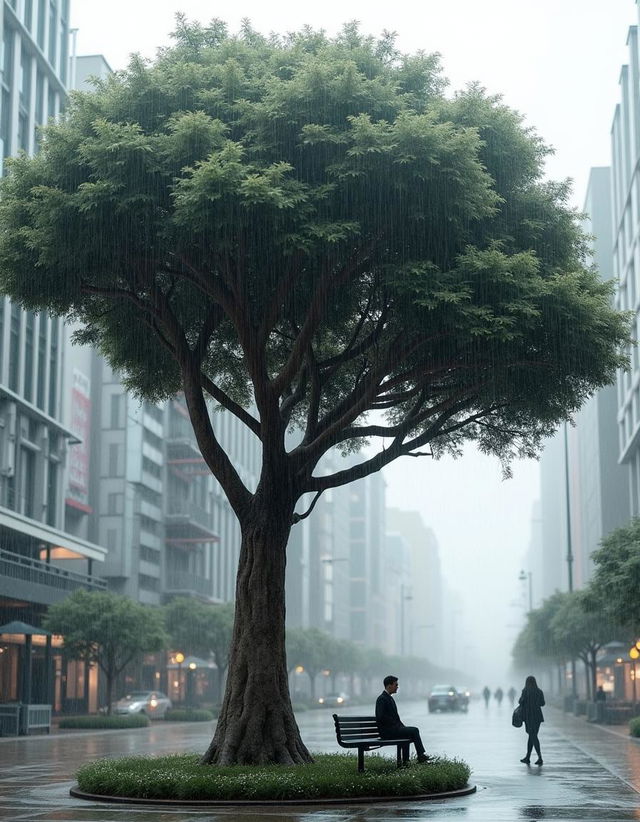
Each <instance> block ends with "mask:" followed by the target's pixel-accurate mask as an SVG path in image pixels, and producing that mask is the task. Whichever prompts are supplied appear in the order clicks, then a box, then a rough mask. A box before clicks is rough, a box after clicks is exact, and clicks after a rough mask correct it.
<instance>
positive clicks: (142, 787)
mask: <svg viewBox="0 0 640 822" xmlns="http://www.w3.org/2000/svg"><path fill="white" fill-rule="evenodd" d="M366 769H367V770H366V771H365V772H364V773H358V771H357V760H356V756H355V754H354V755H350V754H317V755H315V763H314V764H311V765H295V766H283V765H265V766H262V767H260V766H255V765H254V766H250V765H234V766H229V767H217V766H214V765H201V764H200V757H199V756H198V755H196V754H186V755H185V754H179V755H173V756H159V757H153V758H152V757H127V758H126V759H102V760H99V761H97V762H91V763H89V764H87V765H84V766H83V767H82V768H81V769H80V770H79V771H78V773H77V779H78V787H79V788H80V790H82V791H85V792H86V793H92V794H98V795H105V796H125V797H140V798H145V799H177V800H184V799H200V800H207V799H208V800H224V799H234V800H242V799H244V800H265V799H275V800H283V799H328V798H350V797H357V796H389V797H393V796H418V795H420V794H427V793H441V792H443V791H451V790H457V789H460V788H464V787H465V786H466V785H467V782H468V779H469V774H470V769H469V766H468V765H467V764H466V763H465V762H461V761H460V760H456V759H444V758H437V759H435V760H434V761H433V762H430V763H429V764H427V765H418V764H412V765H411V766H410V767H408V768H400V769H398V768H397V767H396V763H395V759H393V758H391V757H383V756H379V755H375V754H373V755H369V756H367V758H366Z"/></svg>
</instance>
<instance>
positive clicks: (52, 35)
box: [48, 0, 58, 69]
mask: <svg viewBox="0 0 640 822" xmlns="http://www.w3.org/2000/svg"><path fill="white" fill-rule="evenodd" d="M57 29H58V27H57V25H56V4H55V3H54V2H53V0H51V2H50V3H49V55H48V56H49V62H50V63H51V65H52V66H53V68H54V69H55V67H56V58H57V51H56V46H57V44H58V36H57V35H58V31H57Z"/></svg>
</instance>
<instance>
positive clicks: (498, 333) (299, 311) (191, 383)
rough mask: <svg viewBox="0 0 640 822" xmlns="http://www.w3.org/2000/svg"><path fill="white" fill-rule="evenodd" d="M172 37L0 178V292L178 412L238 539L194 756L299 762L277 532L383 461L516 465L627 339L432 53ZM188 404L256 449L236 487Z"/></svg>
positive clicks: (202, 32)
mask: <svg viewBox="0 0 640 822" xmlns="http://www.w3.org/2000/svg"><path fill="white" fill-rule="evenodd" d="M175 39H176V45H175V47H173V48H170V49H165V50H163V51H162V52H161V53H160V54H159V56H158V58H157V59H156V61H155V62H154V63H152V64H148V63H145V62H144V61H143V60H142V59H141V58H139V57H134V58H132V60H131V63H130V65H129V68H128V70H127V71H125V72H121V73H118V74H116V75H115V76H114V77H112V78H110V79H108V80H106V81H105V82H103V83H99V84H98V86H97V89H96V93H94V94H80V95H74V96H72V99H71V101H70V104H69V107H68V109H67V111H66V112H65V114H64V116H63V117H62V119H61V122H59V123H58V124H54V125H51V126H49V127H48V128H47V129H46V130H45V134H44V139H43V142H42V146H41V150H40V152H39V154H38V155H37V156H35V157H33V158H28V157H25V156H22V157H20V158H18V159H16V160H13V161H11V170H10V173H9V175H8V176H7V177H6V178H5V179H4V180H3V181H2V190H1V192H0V289H1V290H2V292H3V293H5V294H8V295H10V296H11V297H12V298H13V299H14V300H17V301H19V302H20V303H21V304H22V305H24V306H26V307H29V308H32V309H39V310H47V311H54V312H57V313H59V314H63V315H65V316H68V317H72V318H74V319H75V320H77V321H79V322H80V323H81V324H82V325H83V327H84V330H83V331H81V332H80V333H78V334H77V339H78V340H79V341H81V342H84V343H90V344H94V345H96V346H98V347H99V348H100V349H101V350H102V352H103V353H104V355H105V356H106V358H107V359H108V360H109V362H110V363H111V365H112V366H113V367H114V368H115V369H116V370H118V371H121V372H122V373H123V374H124V377H125V380H126V384H127V385H128V386H129V388H131V389H133V390H134V391H136V392H137V393H138V394H140V395H142V396H145V397H147V398H149V399H151V400H159V399H163V398H168V397H171V396H173V395H174V394H175V393H176V392H178V391H180V390H182V391H183V392H184V396H185V399H186V403H187V407H188V410H189V414H190V417H191V421H192V424H193V428H194V432H195V435H196V437H197V440H198V444H199V447H200V449H201V451H202V455H203V458H204V459H205V461H206V463H207V465H208V466H209V468H210V469H211V471H212V473H213V475H214V476H215V478H216V479H217V480H218V482H219V483H220V485H221V487H222V488H223V489H224V492H225V494H226V495H227V498H228V500H229V503H230V505H231V506H232V508H233V510H234V512H235V513H236V515H237V517H238V520H239V522H240V528H241V533H242V544H241V548H240V558H239V565H238V577H237V587H236V610H235V623H234V634H233V642H232V650H231V658H230V663H229V673H228V677H227V684H226V690H225V696H224V700H223V704H222V707H221V711H220V716H219V719H218V723H217V727H216V732H215V736H214V738H213V740H212V742H211V745H210V746H209V749H208V750H207V752H206V753H205V755H204V757H203V761H204V762H210V763H219V764H229V763H266V762H278V763H303V762H309V761H310V760H311V757H310V755H309V752H308V751H307V749H306V747H305V745H304V743H303V741H302V739H301V737H300V733H299V731H298V727H297V724H296V722H295V718H294V715H293V711H292V708H291V701H290V696H289V691H288V679H287V664H286V660H285V602H284V579H285V561H286V546H287V541H288V538H289V533H290V529H291V527H292V525H294V524H295V523H296V522H298V521H300V520H301V519H302V518H303V517H306V516H308V514H309V513H310V511H311V510H312V508H313V505H314V504H315V502H316V501H317V499H318V498H319V497H320V495H321V494H322V493H323V492H324V491H325V490H327V489H329V488H334V487H337V486H341V485H345V484H347V483H349V482H351V481H352V480H354V479H357V478H362V477H365V476H367V475H369V474H371V473H373V472H375V471H378V470H380V469H381V468H383V467H384V466H385V465H388V464H389V463H390V462H391V461H392V460H395V459H397V458H399V457H402V456H414V457H415V456H420V455H422V456H424V455H427V454H430V455H433V456H436V457H437V456H439V455H440V454H442V453H443V452H445V451H451V452H453V453H458V452H459V451H460V449H461V447H462V444H463V443H464V441H465V440H472V441H475V442H476V443H477V444H478V445H479V447H480V448H481V449H482V450H484V451H485V452H487V453H492V454H495V455H497V456H498V457H499V458H500V459H501V460H503V462H504V463H505V464H506V463H508V461H509V460H510V459H511V458H512V457H515V456H518V455H532V454H534V453H536V450H537V448H538V446H539V444H540V442H541V440H542V438H543V437H545V436H546V435H549V434H550V433H552V432H553V430H554V429H555V427H556V426H557V424H558V423H559V422H560V421H561V420H564V419H566V418H567V417H568V416H569V415H570V414H571V413H572V412H573V411H575V410H576V409H577V408H578V407H579V406H580V404H581V403H582V401H583V400H584V399H585V398H586V397H587V396H588V395H589V394H590V393H591V392H592V391H593V390H595V389H597V388H599V387H600V386H603V385H605V384H608V383H610V382H612V381H613V380H614V377H615V372H616V369H617V368H618V367H620V366H622V365H623V364H624V362H625V359H624V357H623V356H622V355H621V353H620V348H621V346H622V345H623V344H624V343H625V342H626V340H627V328H626V323H625V321H624V318H623V317H622V316H621V315H620V314H618V313H617V312H616V311H615V310H613V309H612V308H611V305H610V293H611V292H610V286H608V285H604V284H602V283H601V282H600V281H599V280H598V277H597V275H596V273H595V272H593V271H591V270H589V269H588V268H586V267H585V258H584V241H583V237H582V234H581V232H580V228H579V225H578V221H577V216H576V214H574V212H573V211H572V210H571V209H570V208H569V207H568V206H567V203H566V200H567V192H568V189H567V186H566V185H565V184H553V183H545V182H543V181H542V179H541V175H542V163H543V159H544V156H545V154H546V152H547V149H546V148H545V147H544V145H543V144H542V142H541V140H540V139H539V138H538V137H537V136H536V135H535V134H534V133H533V132H532V131H531V129H529V128H527V127H525V126H524V125H523V122H522V117H521V116H520V115H518V114H517V113H516V112H514V111H512V110H510V109H509V108H508V107H507V106H505V105H504V104H503V103H501V101H500V100H499V99H498V98H496V97H490V96H487V95H486V94H485V92H484V91H483V90H482V89H481V88H479V87H477V86H471V87H470V88H469V89H467V90H466V91H465V92H463V93H461V94H458V95H456V96H455V97H454V98H452V99H446V98H445V97H444V96H443V93H442V89H443V87H444V82H443V79H442V77H441V74H440V70H439V65H438V59H437V57H435V56H433V55H426V54H423V53H418V54H417V55H403V54H400V53H399V52H398V51H397V50H396V49H395V47H394V43H393V38H392V37H391V36H388V35H385V36H383V37H382V38H380V39H379V40H376V39H374V38H371V37H366V36H363V35H362V34H361V33H360V32H359V31H358V29H357V27H356V26H355V25H348V26H345V28H344V29H343V31H342V32H341V33H340V34H339V35H338V36H337V37H335V38H329V37H327V36H326V35H325V34H324V33H322V32H316V31H312V30H310V29H304V30H303V31H300V32H296V33H293V34H290V35H288V36H286V37H275V36H274V37H270V38H265V37H262V36H261V35H259V34H257V33H256V32H254V31H253V30H252V29H251V28H250V27H249V26H248V25H245V26H244V27H243V30H242V32H241V34H240V35H239V36H230V35H229V34H228V32H227V30H226V27H225V26H224V24H222V23H221V22H219V21H213V22H212V23H211V24H210V25H209V26H200V25H197V24H193V25H192V24H188V23H187V22H186V21H185V20H184V18H179V20H178V28H177V31H176V33H175ZM211 401H213V402H215V403H217V404H219V405H220V406H222V407H223V408H225V409H226V410H227V411H228V412H229V413H231V414H234V415H235V416H236V417H237V418H238V419H239V420H241V421H242V422H243V423H244V424H245V425H246V426H247V428H248V429H249V431H251V433H252V434H253V436H254V437H255V438H256V439H257V440H258V441H259V442H260V444H261V449H262V465H261V470H260V476H259V481H258V484H257V487H255V488H253V487H248V486H247V485H246V484H245V482H244V481H243V479H242V477H241V476H240V474H239V473H238V471H237V470H236V467H235V466H234V465H233V464H232V462H231V460H230V459H229V456H228V455H227V453H226V452H225V450H224V448H223V447H222V445H221V443H220V440H219V438H218V434H217V425H216V419H215V415H213V414H211V413H210V408H209V405H208V403H209V402H211ZM254 408H255V413H254V412H252V410H251V409H254ZM294 428H295V429H296V430H297V431H298V432H299V435H298V437H297V440H296V441H295V443H294V444H293V445H290V444H288V443H290V442H291V440H289V439H288V438H287V432H288V431H290V430H291V429H294ZM364 443H370V444H377V448H376V449H375V450H374V452H373V454H370V455H368V456H362V457H361V458H360V459H359V460H358V461H356V463H355V464H354V465H352V466H350V467H348V468H345V469H343V470H337V471H335V472H333V473H329V474H327V473H323V472H316V468H317V466H318V463H319V461H320V459H321V458H322V456H323V455H324V454H325V453H327V452H328V451H330V450H331V449H338V450H340V451H343V452H357V451H358V450H359V448H360V446H361V445H362V444H364ZM307 494H311V495H312V502H311V505H310V507H309V508H307V510H296V506H297V504H298V501H299V500H301V499H303V498H305V495H307ZM247 706H251V709H250V710H247Z"/></svg>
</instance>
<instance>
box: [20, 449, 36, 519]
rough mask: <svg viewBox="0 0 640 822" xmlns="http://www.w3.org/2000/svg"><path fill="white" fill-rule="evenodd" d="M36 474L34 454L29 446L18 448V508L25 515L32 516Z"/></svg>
mask: <svg viewBox="0 0 640 822" xmlns="http://www.w3.org/2000/svg"><path fill="white" fill-rule="evenodd" d="M35 475H36V455H35V453H34V452H33V451H32V450H31V449H30V448H21V449H20V504H19V506H18V510H19V511H20V513H21V514H24V515H25V517H33V514H34V502H35V500H34V491H35Z"/></svg>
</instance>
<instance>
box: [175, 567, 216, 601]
mask: <svg viewBox="0 0 640 822" xmlns="http://www.w3.org/2000/svg"><path fill="white" fill-rule="evenodd" d="M211 589H212V585H211V580H210V579H205V578H204V577H201V576H198V575H197V574H189V573H187V572H186V571H169V572H168V573H167V590H168V591H171V592H172V593H178V592H184V593H191V594H200V595H201V596H205V597H210V596H211Z"/></svg>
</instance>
